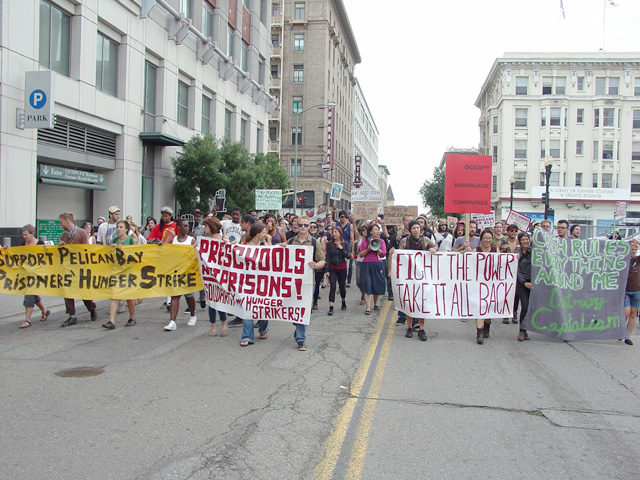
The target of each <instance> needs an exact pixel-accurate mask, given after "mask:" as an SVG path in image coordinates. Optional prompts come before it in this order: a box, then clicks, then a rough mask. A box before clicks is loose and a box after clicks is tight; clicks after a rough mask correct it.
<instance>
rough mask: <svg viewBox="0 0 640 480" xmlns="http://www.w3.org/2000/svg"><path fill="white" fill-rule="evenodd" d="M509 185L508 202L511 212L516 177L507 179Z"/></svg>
mask: <svg viewBox="0 0 640 480" xmlns="http://www.w3.org/2000/svg"><path fill="white" fill-rule="evenodd" d="M509 184H510V185H511V199H510V201H509V210H513V186H514V185H515V184H516V177H514V176H512V177H511V178H510V179H509Z"/></svg>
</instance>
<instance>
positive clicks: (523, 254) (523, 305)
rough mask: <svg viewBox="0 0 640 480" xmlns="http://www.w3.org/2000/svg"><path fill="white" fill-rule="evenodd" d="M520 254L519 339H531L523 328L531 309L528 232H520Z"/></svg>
mask: <svg viewBox="0 0 640 480" xmlns="http://www.w3.org/2000/svg"><path fill="white" fill-rule="evenodd" d="M518 242H519V243H520V255H519V258H518V281H517V283H516V297H518V299H519V300H520V332H519V333H518V341H519V342H522V341H524V340H529V335H527V331H526V330H523V328H522V320H524V316H525V315H526V314H527V310H529V295H530V294H531V288H532V287H533V285H532V284H531V238H529V234H528V233H526V232H521V233H519V234H518Z"/></svg>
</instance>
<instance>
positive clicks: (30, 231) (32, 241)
mask: <svg viewBox="0 0 640 480" xmlns="http://www.w3.org/2000/svg"><path fill="white" fill-rule="evenodd" d="M21 232H22V238H23V239H24V244H25V246H27V247H30V246H32V245H44V242H43V241H42V240H38V239H37V238H36V237H35V235H36V229H35V227H34V226H33V225H31V224H30V223H28V224H26V225H25V226H24V227H22V229H21ZM22 305H23V306H24V315H25V319H24V322H22V324H21V325H20V326H19V327H18V328H29V327H30V326H31V315H32V314H33V308H34V307H35V306H36V305H37V306H38V308H39V309H40V311H41V312H42V316H41V317H40V321H41V322H46V321H47V318H49V315H51V310H48V309H47V307H45V306H44V303H42V298H40V296H39V295H25V296H24V299H23V301H22Z"/></svg>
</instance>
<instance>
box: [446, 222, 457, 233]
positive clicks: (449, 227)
mask: <svg viewBox="0 0 640 480" xmlns="http://www.w3.org/2000/svg"><path fill="white" fill-rule="evenodd" d="M447 228H448V229H449V230H451V231H452V232H453V231H454V230H455V229H456V222H449V223H448V224H447Z"/></svg>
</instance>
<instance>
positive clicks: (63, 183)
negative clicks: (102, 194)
mask: <svg viewBox="0 0 640 480" xmlns="http://www.w3.org/2000/svg"><path fill="white" fill-rule="evenodd" d="M38 182H40V183H44V184H45V185H58V186H60V187H74V188H84V189H86V190H106V189H107V187H106V186H104V185H95V184H93V183H81V182H69V181H67V180H55V179H53V178H42V177H40V178H39V179H38Z"/></svg>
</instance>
